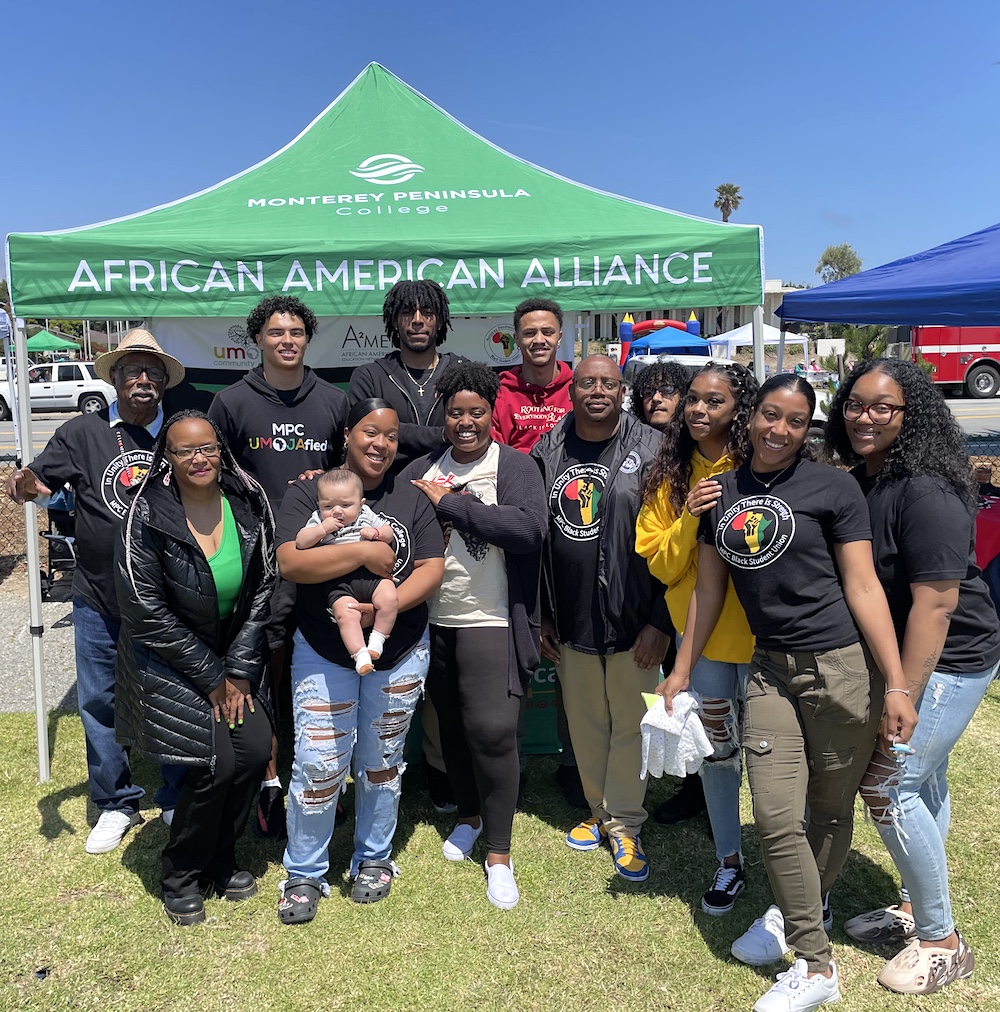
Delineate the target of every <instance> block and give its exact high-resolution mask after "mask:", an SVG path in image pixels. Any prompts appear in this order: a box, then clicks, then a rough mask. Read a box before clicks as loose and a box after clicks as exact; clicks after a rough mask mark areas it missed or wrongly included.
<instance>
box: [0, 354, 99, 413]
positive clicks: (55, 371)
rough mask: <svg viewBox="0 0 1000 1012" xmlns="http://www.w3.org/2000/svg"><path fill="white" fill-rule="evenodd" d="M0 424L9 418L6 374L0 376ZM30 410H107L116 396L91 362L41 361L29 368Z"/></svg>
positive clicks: (85, 411)
mask: <svg viewBox="0 0 1000 1012" xmlns="http://www.w3.org/2000/svg"><path fill="white" fill-rule="evenodd" d="M0 380H2V383H0V421H6V420H7V419H9V418H10V415H11V412H10V405H9V404H8V403H7V393H8V391H7V377H6V371H4V373H3V375H2V376H0ZM28 391H29V393H30V396H31V410H32V411H82V412H84V413H85V414H91V413H92V412H94V411H100V410H101V409H102V408H106V407H107V406H108V405H109V404H110V403H111V402H112V401H113V400H115V399H116V398H117V396H118V394H117V391H116V390H115V388H114V387H113V386H112V385H111V384H110V383H105V382H104V380H102V379H100V377H98V375H97V373H95V372H94V363H93V362H43V363H42V364H41V365H33V366H31V367H30V368H29V369H28Z"/></svg>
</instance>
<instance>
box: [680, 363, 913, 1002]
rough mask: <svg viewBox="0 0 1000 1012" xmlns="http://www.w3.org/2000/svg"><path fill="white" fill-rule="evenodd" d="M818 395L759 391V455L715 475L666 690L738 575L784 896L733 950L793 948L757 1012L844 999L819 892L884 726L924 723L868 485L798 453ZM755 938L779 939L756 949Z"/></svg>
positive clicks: (908, 727) (774, 873) (688, 670)
mask: <svg viewBox="0 0 1000 1012" xmlns="http://www.w3.org/2000/svg"><path fill="white" fill-rule="evenodd" d="M689 393H690V392H689ZM815 406H816V394H815V392H814V391H813V388H812V387H811V386H810V385H809V383H807V382H806V381H805V380H804V379H803V378H802V377H800V376H795V375H793V374H789V373H782V374H780V375H778V376H773V377H771V379H769V380H767V381H766V382H765V383H764V384H763V385H762V386H761V387H760V390H759V391H758V393H757V398H756V402H755V405H754V410H753V413H752V415H751V417H750V428H749V454H750V455H749V457H748V459H747V460H745V461H744V463H743V464H742V465H741V466H740V467H739V468H737V469H736V470H735V471H729V472H727V473H726V474H723V475H720V476H719V477H718V479H717V481H718V485H719V486H720V489H719V494H718V495H717V497H716V498H715V499H714V504H713V506H712V507H711V509H709V510H708V511H707V512H706V513H705V515H704V516H703V517H702V520H701V527H700V530H699V535H698V538H699V541H700V542H701V544H700V545H699V549H698V578H697V581H696V583H695V588H694V593H693V594H692V597H691V606H690V609H689V611H688V619H687V625H686V626H685V635H684V638H683V640H682V641H681V645H680V648H679V649H678V651H677V662H676V664H675V666H674V670H673V672H672V673H671V675H670V676H669V677H668V678H667V680H666V682H664V684H663V687H662V691H663V694H664V696H665V697H666V696H668V695H669V693H670V692H671V691H674V690H681V689H684V688H686V687H687V685H688V682H689V680H690V678H691V675H692V672H693V670H694V666H695V663H696V662H697V660H698V658H699V657H700V656H701V654H702V652H703V650H704V648H705V645H706V644H707V643H708V640H709V636H710V634H711V633H712V632H713V630H714V629H715V627H716V623H717V622H718V621H719V619H720V616H721V615H722V613H723V608H724V606H725V599H726V591H727V588H728V582H729V579H731V580H732V583H733V586H734V587H735V589H736V594H737V596H738V598H739V600H740V603H741V604H742V606H743V610H744V612H745V613H746V617H747V620H748V622H749V625H750V631H751V632H752V633H753V634H754V636H755V637H756V644H755V647H754V653H753V658H752V659H751V661H750V667H749V673H748V677H747V687H746V711H745V717H744V725H743V748H744V753H745V761H746V766H747V776H748V779H749V781H750V793H751V795H752V797H753V808H754V822H755V823H756V826H757V833H758V836H759V837H760V844H761V851H762V854H763V858H764V867H765V869H766V870H767V876H768V879H769V881H770V884H771V890H772V892H773V894H774V898H775V900H776V906H775V907H773V908H772V909H771V910H769V911H768V912H767V913H766V914H765V915H764V917H763V918H761V919H760V923H759V925H757V924H755V926H754V927H753V928H751V930H750V931H748V932H747V934H746V935H745V936H744V937H743V938H741V939H738V940H737V943H738V944H737V943H734V946H733V950H732V951H733V953H734V955H737V956H738V958H740V959H741V960H743V961H744V962H756V963H761V964H762V963H765V962H769V961H773V960H774V959H776V958H780V956H781V955H782V954H783V952H784V951H785V950H786V948H788V949H792V950H793V951H794V953H795V962H794V963H793V965H792V967H791V968H790V969H789V970H788V971H786V972H784V973H780V974H778V978H777V980H776V982H775V983H774V985H773V986H772V987H771V989H770V990H769V991H768V992H767V993H766V994H764V995H763V996H761V998H760V999H759V1000H758V1001H757V1003H756V1004H755V1005H754V1010H755V1012H792V1010H807V1009H815V1008H818V1007H819V1006H820V1005H823V1004H833V1003H834V1002H836V1001H839V1000H840V988H839V982H838V977H837V968H836V965H835V964H834V962H833V961H832V958H831V957H832V951H831V947H830V939H829V937H828V935H827V930H828V929H827V927H826V925H825V924H824V921H825V917H824V909H823V895H824V893H826V892H827V891H828V890H829V889H830V887H831V886H832V884H833V882H834V881H835V880H836V878H837V875H838V874H839V873H840V869H841V868H842V867H843V864H844V861H845V860H846V858H847V855H848V852H849V851H850V846H851V836H852V834H853V822H854V795H855V794H856V792H857V790H858V785H859V784H860V782H861V778H862V776H863V775H864V772H865V768H866V766H867V764H868V759H869V757H870V756H871V750H872V747H873V744H874V742H875V737H876V734H877V732H878V730H879V726H880V724H881V730H882V733H883V735H884V736H885V737H886V738H887V739H888V740H889V741H891V742H895V743H898V744H905V743H906V742H907V741H908V740H909V738H910V735H911V734H912V732H913V728H914V726H915V725H916V722H917V716H916V713H915V712H914V709H913V706H912V704H911V703H910V701H909V699H908V698H907V696H906V695H905V694H904V692H903V690H904V689H905V682H906V680H905V678H904V675H903V669H902V666H901V665H900V660H899V651H898V650H897V647H896V641H895V638H894V637H893V635H892V630H891V627H890V619H889V607H888V605H887V603H886V598H885V593H884V592H883V590H882V587H881V585H880V584H879V582H878V579H877V578H876V576H875V569H874V565H873V562H872V551H871V537H872V535H871V529H870V526H869V519H868V510H867V507H866V506H865V501H864V497H863V496H862V495H861V493H860V491H859V489H858V488H857V485H856V483H855V482H853V480H852V479H851V477H850V476H849V475H848V474H846V473H844V472H843V471H840V470H837V469H836V468H832V467H828V466H826V465H824V464H819V463H816V462H814V461H811V460H808V459H806V458H805V457H804V456H803V452H802V451H803V449H804V447H805V445H806V439H807V436H808V433H809V425H810V423H811V421H812V414H813V411H814V410H815ZM883 675H884V682H885V685H886V686H888V688H886V689H885V690H884V696H883ZM665 701H666V700H665ZM667 708H668V710H669V709H670V705H669V702H667ZM747 936H750V938H747ZM757 936H762V938H761V940H762V942H765V943H766V941H767V939H768V938H770V940H771V941H773V942H774V945H773V947H772V946H770V945H768V944H761V945H760V946H759V948H758V947H754V951H753V952H750V951H748V950H749V949H750V948H751V943H752V942H753V941H754V940H755V939H756V938H757ZM741 953H742V955H741ZM748 955H749V956H750V957H751V958H749V959H748V958H746V957H747V956H748Z"/></svg>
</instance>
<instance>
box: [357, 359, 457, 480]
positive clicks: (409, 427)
mask: <svg viewBox="0 0 1000 1012" xmlns="http://www.w3.org/2000/svg"><path fill="white" fill-rule="evenodd" d="M440 355H441V360H440V362H438V367H437V370H436V372H435V373H434V376H433V377H432V379H431V382H432V383H433V382H434V381H436V380H439V379H440V378H441V377H442V376H443V375H444V374H445V372H446V371H447V370H448V369H449V368H450V367H451V366H453V365H456V364H459V363H462V362H467V361H468V359H465V358H463V357H462V356H461V355H454V354H452V353H450V352H441V353H440ZM405 373H406V367H405V366H404V365H403V361H402V359H401V358H400V355H399V352H398V351H394V352H392V353H391V354H389V355H386V356H385V358H378V359H376V360H375V361H374V362H368V363H367V364H365V365H359V366H358V367H357V368H356V369H355V370H354V372H353V373H351V385H350V388H349V390H348V396H349V397H350V401H351V405H352V406H353V405H354V404H356V403H357V402H358V401H363V400H365V399H366V398H368V397H381V398H383V399H384V400H387V401H388V402H389V403H390V404H391V405H392V406H393V407H394V408H395V409H396V414H397V415H399V450H398V452H397V453H396V459H395V461H393V465H392V473H393V474H399V473H400V472H401V471H402V470H403V468H404V467H406V465H407V464H409V463H410V461H412V460H416V458H417V457H422V456H423V455H424V454H425V453H433V452H434V451H435V450H440V449H442V444H443V443H444V442H445V434H444V402H443V401H442V400H441V399H440V398H439V397H438V395H437V391H436V390H435V391H434V401H433V403H432V404H431V407H430V410H429V411H427V412H426V414H425V417H423V418H420V417H419V416H418V415H417V407H416V405H415V404H414V402H413V398H412V397H411V396H410V393H409V387H408V384H407V382H406V376H405Z"/></svg>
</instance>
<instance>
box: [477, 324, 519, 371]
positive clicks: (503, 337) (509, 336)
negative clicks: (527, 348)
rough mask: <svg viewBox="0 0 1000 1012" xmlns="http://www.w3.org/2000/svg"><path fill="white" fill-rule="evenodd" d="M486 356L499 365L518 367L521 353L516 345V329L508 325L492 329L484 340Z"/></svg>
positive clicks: (487, 332)
mask: <svg viewBox="0 0 1000 1012" xmlns="http://www.w3.org/2000/svg"><path fill="white" fill-rule="evenodd" d="M483 347H484V348H485V349H486V356H487V358H489V360H490V361H491V362H496V363H497V364H498V365H518V364H519V363H520V361H521V352H520V351H519V350H518V347H517V345H516V344H515V343H514V328H513V327H511V326H508V325H507V324H501V325H500V326H499V327H490V329H489V330H488V331H486V336H485V337H484V339H483Z"/></svg>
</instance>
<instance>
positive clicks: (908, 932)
mask: <svg viewBox="0 0 1000 1012" xmlns="http://www.w3.org/2000/svg"><path fill="white" fill-rule="evenodd" d="M826 438H827V447H828V449H830V450H831V451H834V452H835V453H836V454H837V455H838V456H839V457H840V459H841V460H843V461H845V462H847V463H853V464H856V465H857V466H856V467H855V468H854V470H853V471H852V472H851V473H852V474H853V475H854V477H855V478H856V479H857V481H858V483H859V484H860V485H861V489H862V491H863V492H864V494H865V498H866V499H867V501H868V508H869V510H870V512H871V520H872V531H873V533H874V541H873V545H872V547H873V550H874V553H875V569H876V572H877V574H878V577H879V580H880V581H881V583H882V586H883V587H884V588H885V592H886V596H887V597H888V600H889V610H890V612H891V614H892V623H893V627H894V629H895V632H896V638H897V640H898V642H899V646H900V652H901V655H902V660H903V670H904V671H905V672H906V686H905V690H904V691H905V693H906V695H907V696H908V697H909V698H910V700H911V702H913V703H914V704H915V705H916V709H917V713H918V714H919V716H920V723H919V725H918V726H917V729H916V731H915V732H914V735H913V737H912V738H911V739H910V741H909V745H910V748H911V749H912V752H903V753H900V752H898V751H894V750H893V747H892V746H893V744H894V743H893V741H892V740H891V739H889V738H886V737H882V738H880V740H879V743H878V747H877V748H876V749H875V751H874V753H873V754H872V758H871V763H870V764H869V766H868V771H867V773H866V774H865V778H864V780H863V781H862V785H861V796H862V797H863V798H864V801H865V804H866V805H867V806H868V810H869V811H870V813H871V816H872V820H873V821H874V823H875V825H876V827H877V829H878V831H879V835H880V836H881V837H882V841H883V842H884V843H885V846H886V849H887V850H888V851H889V853H890V855H891V856H892V859H893V861H894V862H895V864H896V868H897V869H898V870H899V873H900V876H901V878H902V884H903V895H902V901H901V902H900V903H898V904H896V903H893V904H890V905H889V906H886V907H883V908H879V909H877V910H873V911H870V912H869V913H866V914H861V915H859V916H858V917H855V918H852V919H851V920H850V921H848V922H847V924H845V926H844V928H845V930H846V931H847V933H848V934H849V935H851V937H853V938H855V939H857V940H859V941H862V942H879V943H883V942H906V943H907V945H906V947H905V948H904V949H903V950H902V951H901V952H899V953H898V954H897V955H896V956H895V957H894V958H893V959H891V960H890V961H889V962H888V963H887V964H886V965H885V966H884V967H883V968H882V970H881V972H880V973H879V975H878V980H879V983H880V984H882V985H883V986H884V987H886V988H888V989H889V990H891V991H897V992H899V993H903V994H927V993H930V992H932V991H937V990H939V989H940V988H942V987H944V986H946V985H948V984H950V983H952V982H953V981H955V980H961V979H963V978H964V977H968V976H969V975H970V974H971V973H972V969H973V965H974V959H973V955H972V950H971V949H970V948H969V946H968V944H967V943H966V941H965V939H964V938H963V937H962V936H961V934H960V933H959V932H958V931H957V930H956V928H955V923H954V920H953V917H952V909H951V901H950V898H949V894H948V867H947V860H946V854H945V842H946V840H947V836H948V827H949V822H950V816H951V809H950V802H949V795H948V780H947V775H946V774H947V770H948V756H949V753H950V752H951V750H952V748H954V746H955V743H956V742H957V741H958V739H959V738H960V737H961V735H962V732H963V731H964V730H965V728H966V727H967V726H968V724H969V721H970V720H971V719H972V716H973V714H974V713H975V712H976V708H977V707H978V706H979V704H980V702H981V701H982V699H983V696H984V695H985V693H986V690H987V688H988V687H989V684H990V682H991V681H992V679H993V678H994V677H995V676H996V673H997V666H998V661H1000V631H998V628H997V615H996V611H995V610H994V608H993V605H992V603H991V601H990V597H989V593H988V591H987V588H986V584H985V583H984V582H983V580H982V578H981V576H980V573H979V569H978V568H977V566H976V560H975V538H976V505H977V487H976V481H975V478H974V476H973V473H972V470H971V468H970V466H969V461H968V457H967V456H966V452H965V437H964V434H963V433H962V431H961V429H960V428H959V426H958V423H957V422H956V421H955V419H954V417H953V416H952V414H951V411H950V410H949V409H948V405H947V404H946V403H945V401H944V398H942V396H941V394H940V393H938V391H937V389H936V388H935V387H934V384H933V383H931V381H930V379H929V378H928V377H927V375H926V374H925V373H924V371H923V370H922V369H921V368H920V367H919V366H917V365H915V364H913V363H910V362H900V361H896V360H894V359H872V360H869V361H866V362H862V363H860V364H859V365H858V366H857V367H856V368H855V369H854V371H853V372H852V373H851V375H850V377H849V378H848V379H847V381H846V382H845V383H843V384H842V385H841V387H840V390H839V391H838V393H837V396H836V397H835V398H834V401H833V405H832V407H831V410H830V420H829V421H828V422H827V430H826Z"/></svg>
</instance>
